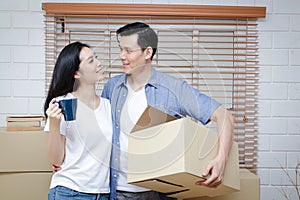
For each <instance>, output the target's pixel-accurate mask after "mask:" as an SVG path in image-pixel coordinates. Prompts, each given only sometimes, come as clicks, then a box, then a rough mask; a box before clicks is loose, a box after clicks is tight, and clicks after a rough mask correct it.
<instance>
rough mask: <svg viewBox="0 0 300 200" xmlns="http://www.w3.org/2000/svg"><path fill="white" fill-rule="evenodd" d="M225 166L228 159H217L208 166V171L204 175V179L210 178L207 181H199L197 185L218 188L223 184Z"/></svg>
mask: <svg viewBox="0 0 300 200" xmlns="http://www.w3.org/2000/svg"><path fill="white" fill-rule="evenodd" d="M225 165H226V159H222V158H219V157H217V158H215V159H214V160H212V161H211V162H210V163H209V164H208V166H207V168H206V170H205V171H204V172H203V174H202V176H203V177H208V178H207V179H206V180H205V181H198V182H196V184H197V185H203V186H207V187H209V188H217V187H218V186H219V185H220V184H221V183H222V182H223V179H224V170H225ZM209 175H210V176H209Z"/></svg>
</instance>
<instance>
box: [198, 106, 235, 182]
mask: <svg viewBox="0 0 300 200" xmlns="http://www.w3.org/2000/svg"><path fill="white" fill-rule="evenodd" d="M211 120H212V121H215V122H216V123H217V127H218V138H219V143H218V144H219V146H218V154H217V157H216V158H215V159H214V160H212V161H211V162H210V163H209V164H208V166H207V168H206V170H205V171H204V173H203V176H208V175H209V174H210V177H209V178H208V179H206V180H205V181H204V182H200V181H199V182H197V183H196V184H198V185H205V186H207V187H212V188H216V187H218V186H219V185H220V184H221V183H222V182H223V178H224V171H225V166H226V162H227V159H228V156H229V152H230V150H231V146H232V143H233V126H234V117H233V116H232V115H231V114H230V112H229V111H228V110H227V109H225V108H223V107H222V106H219V107H218V108H217V109H216V110H215V111H214V113H213V114H212V116H211Z"/></svg>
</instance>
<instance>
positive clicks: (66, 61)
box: [44, 42, 89, 117]
mask: <svg viewBox="0 0 300 200" xmlns="http://www.w3.org/2000/svg"><path fill="white" fill-rule="evenodd" d="M83 47H88V48H89V46H88V45H87V44H83V43H81V42H73V43H70V44H68V45H67V46H65V47H64V48H63V50H62V51H61V52H60V54H59V56H58V58H57V60H56V63H55V67H54V70H53V74H52V80H51V84H50V88H49V91H48V95H47V98H46V100H45V104H44V114H45V116H46V117H47V114H46V110H47V109H48V107H49V103H50V101H51V100H52V99H53V98H55V97H58V96H62V95H66V94H67V93H69V92H73V90H74V83H75V78H74V74H75V72H76V71H78V70H79V64H80V58H79V55H80V51H81V49H82V48H83Z"/></svg>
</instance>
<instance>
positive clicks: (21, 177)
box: [0, 172, 52, 200]
mask: <svg viewBox="0 0 300 200" xmlns="http://www.w3.org/2000/svg"><path fill="white" fill-rule="evenodd" d="M51 177H52V173H51V172H40V173H31V172H30V173H28V172H19V173H12V172H5V173H2V172H1V173H0V199H1V200H20V199H27V200H47V199H48V192H49V186H50V180H51Z"/></svg>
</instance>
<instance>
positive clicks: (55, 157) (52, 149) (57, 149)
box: [46, 99, 66, 166]
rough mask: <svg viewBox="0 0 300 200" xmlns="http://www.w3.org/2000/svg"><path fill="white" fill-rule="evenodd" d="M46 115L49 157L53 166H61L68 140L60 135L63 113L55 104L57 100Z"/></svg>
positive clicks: (51, 104)
mask: <svg viewBox="0 0 300 200" xmlns="http://www.w3.org/2000/svg"><path fill="white" fill-rule="evenodd" d="M46 114H47V115H48V118H49V138H48V157H49V160H50V162H51V164H52V165H54V166H60V165H61V164H62V162H63V160H64V157H65V141H66V138H65V136H64V135H62V134H60V120H61V117H62V111H61V109H60V108H58V106H57V105H56V104H55V99H52V100H51V102H50V103H49V107H48V109H47V111H46Z"/></svg>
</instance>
